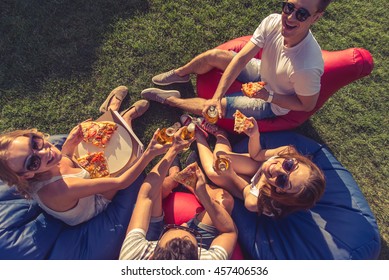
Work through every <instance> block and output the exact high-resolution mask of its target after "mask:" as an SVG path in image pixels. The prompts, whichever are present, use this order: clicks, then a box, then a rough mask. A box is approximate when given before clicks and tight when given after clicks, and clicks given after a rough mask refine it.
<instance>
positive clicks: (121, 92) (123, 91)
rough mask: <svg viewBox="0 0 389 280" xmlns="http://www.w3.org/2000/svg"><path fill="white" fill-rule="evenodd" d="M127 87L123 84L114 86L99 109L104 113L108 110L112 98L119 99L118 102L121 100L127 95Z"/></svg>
mask: <svg viewBox="0 0 389 280" xmlns="http://www.w3.org/2000/svg"><path fill="white" fill-rule="evenodd" d="M127 93H128V89H127V87H125V86H118V87H117V88H115V89H114V90H113V91H111V93H110V94H109V95H108V97H107V98H106V99H105V101H104V103H103V104H101V106H100V109H99V111H100V112H101V113H105V112H107V111H108V108H109V104H110V103H111V100H112V98H114V97H115V98H116V99H117V100H119V101H120V103H121V102H122V101H123V99H124V98H125V97H126V96H127Z"/></svg>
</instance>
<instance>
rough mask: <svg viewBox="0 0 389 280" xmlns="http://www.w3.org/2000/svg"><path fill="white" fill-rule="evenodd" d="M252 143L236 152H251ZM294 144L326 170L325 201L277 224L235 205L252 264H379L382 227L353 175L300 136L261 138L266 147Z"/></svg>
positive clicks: (286, 134)
mask: <svg viewBox="0 0 389 280" xmlns="http://www.w3.org/2000/svg"><path fill="white" fill-rule="evenodd" d="M247 143H248V139H244V140H243V141H242V142H240V143H238V144H236V145H235V147H234V151H235V152H247V151H248V149H247ZM289 144H292V145H294V146H295V147H296V148H297V150H299V151H300V152H301V153H302V154H305V155H308V154H309V155H311V156H313V161H314V162H315V163H316V164H317V165H318V166H319V167H320V168H321V169H322V170H323V171H324V174H325V177H326V180H327V185H326V190H325V193H324V195H323V197H322V198H321V199H320V201H319V202H318V203H317V204H316V206H315V207H314V208H312V209H311V210H310V211H301V212H296V213H294V214H291V215H290V216H287V217H286V218H284V219H280V220H274V219H272V218H269V217H267V216H263V215H261V216H258V215H257V214H256V213H252V212H249V211H247V210H246V208H245V207H244V205H243V204H242V201H240V200H236V201H235V207H234V210H233V214H232V216H233V218H234V221H235V223H236V225H237V227H238V229H239V244H240V246H241V249H242V250H243V253H244V254H245V257H246V258H247V259H266V260H273V259H281V260H286V259H288V260H290V259H293V260H310V259H314V260H330V259H376V258H378V255H379V253H380V235H379V231H378V226H377V223H376V220H375V217H374V215H373V213H372V212H371V210H370V208H369V205H368V203H367V201H366V199H365V198H364V196H363V194H362V192H361V190H360V189H359V187H358V185H357V183H356V182H355V180H354V179H353V177H352V175H351V174H350V172H349V171H348V170H347V169H346V168H344V167H343V166H342V165H341V164H340V163H339V161H338V160H337V159H336V158H335V157H334V156H333V155H332V154H331V152H330V151H329V150H328V149H327V148H326V147H325V146H322V145H320V144H318V143H316V142H315V141H313V140H311V139H309V138H307V137H305V136H302V135H299V134H297V133H295V132H268V133H262V134H261V145H262V147H264V148H275V147H279V146H283V145H289Z"/></svg>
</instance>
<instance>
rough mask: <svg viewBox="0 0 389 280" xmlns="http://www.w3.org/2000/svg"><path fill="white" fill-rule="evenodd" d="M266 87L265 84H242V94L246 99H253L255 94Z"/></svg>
mask: <svg viewBox="0 0 389 280" xmlns="http://www.w3.org/2000/svg"><path fill="white" fill-rule="evenodd" d="M265 85H266V83H265V82H249V83H246V84H242V92H243V94H244V95H246V96H248V97H255V95H256V94H257V92H259V91H260V90H261V89H263V87H264V86H265Z"/></svg>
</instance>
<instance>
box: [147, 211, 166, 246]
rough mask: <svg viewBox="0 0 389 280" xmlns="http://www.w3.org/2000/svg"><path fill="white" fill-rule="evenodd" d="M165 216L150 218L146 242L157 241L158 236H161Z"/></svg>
mask: <svg viewBox="0 0 389 280" xmlns="http://www.w3.org/2000/svg"><path fill="white" fill-rule="evenodd" d="M164 218H165V216H164V215H162V216H161V217H156V218H154V217H151V219H150V223H149V229H148V230H147V233H146V240H148V241H157V240H158V238H159V236H160V235H161V233H162V231H163V227H164V226H165V221H164Z"/></svg>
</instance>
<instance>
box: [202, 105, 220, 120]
mask: <svg viewBox="0 0 389 280" xmlns="http://www.w3.org/2000/svg"><path fill="white" fill-rule="evenodd" d="M205 119H206V120H207V122H209V123H211V124H215V123H216V122H217V120H218V119H219V114H218V111H217V109H216V107H215V106H210V107H209V108H208V111H207V114H206V115H205Z"/></svg>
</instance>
